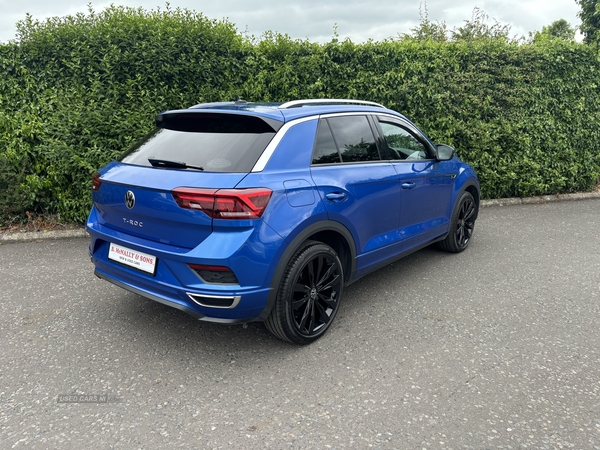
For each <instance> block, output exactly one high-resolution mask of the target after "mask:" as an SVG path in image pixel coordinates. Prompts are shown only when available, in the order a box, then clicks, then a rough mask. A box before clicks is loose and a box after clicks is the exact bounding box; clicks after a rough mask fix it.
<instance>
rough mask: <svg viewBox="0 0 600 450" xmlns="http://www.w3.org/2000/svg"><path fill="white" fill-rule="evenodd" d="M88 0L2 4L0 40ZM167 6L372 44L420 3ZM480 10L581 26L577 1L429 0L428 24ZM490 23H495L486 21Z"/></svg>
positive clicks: (250, 28) (409, 24)
mask: <svg viewBox="0 0 600 450" xmlns="http://www.w3.org/2000/svg"><path fill="white" fill-rule="evenodd" d="M88 3H89V1H87V0H0V41H1V42H7V41H9V40H11V39H14V38H15V24H16V22H17V21H19V20H22V19H24V18H25V14H26V13H30V14H31V15H32V16H33V18H34V19H38V20H43V19H45V18H47V17H53V16H66V15H72V14H75V13H77V12H84V13H85V12H87V4H88ZM91 3H92V7H93V8H94V9H95V10H96V11H100V10H102V9H104V8H105V7H107V6H108V5H110V4H111V3H113V4H115V5H126V6H133V7H140V6H141V7H143V8H145V9H155V8H156V7H159V6H160V7H161V8H163V9H164V6H165V2H164V1H160V0H115V1H112V2H111V1H93V2H91ZM169 3H170V5H171V8H177V7H181V8H187V9H191V10H194V11H198V12H202V13H203V14H204V15H205V16H207V17H209V18H211V19H223V18H227V19H228V20H229V21H230V22H232V23H234V24H235V25H236V27H237V29H238V30H239V31H240V32H243V31H247V32H248V33H249V34H250V35H254V36H256V37H260V36H261V35H262V33H263V32H265V31H267V30H272V31H278V32H280V33H286V34H289V35H290V36H291V37H292V38H300V39H305V38H308V39H309V40H311V41H313V42H327V41H330V40H331V38H332V36H333V33H334V31H333V30H334V26H335V25H336V24H337V32H338V34H339V36H340V37H341V38H342V39H344V38H346V37H349V38H350V39H351V40H352V41H353V42H356V43H358V42H364V41H366V40H368V39H373V40H375V41H379V40H383V39H386V38H388V37H396V36H397V35H398V34H404V33H409V32H410V29H411V28H413V27H414V26H415V25H417V24H418V22H419V4H420V1H419V0H410V1H406V0H404V1H403V0H400V1H394V0H360V1H355V0H295V1H287V2H286V1H279V2H278V1H276V0H171V1H170V2H169ZM476 6H477V7H479V8H480V9H482V10H483V11H484V12H485V13H486V14H487V15H489V16H490V17H491V18H493V19H496V20H497V21H499V22H500V23H502V24H510V25H511V27H512V28H511V34H512V35H517V36H521V35H523V36H527V35H528V33H529V32H530V31H536V30H541V28H542V27H543V26H544V25H549V24H550V23H552V22H553V21H555V20H558V19H565V20H567V21H568V22H569V23H570V24H571V25H573V26H578V25H579V24H580V21H579V19H578V18H577V12H578V11H579V6H578V5H577V4H576V3H575V0H451V1H447V0H428V1H427V9H428V10H429V19H430V20H431V21H433V22H434V21H445V22H446V23H447V24H448V27H449V28H453V27H455V26H459V25H461V24H462V23H463V22H464V21H465V20H468V19H470V18H471V15H472V12H473V8H474V7H476ZM490 23H493V21H490Z"/></svg>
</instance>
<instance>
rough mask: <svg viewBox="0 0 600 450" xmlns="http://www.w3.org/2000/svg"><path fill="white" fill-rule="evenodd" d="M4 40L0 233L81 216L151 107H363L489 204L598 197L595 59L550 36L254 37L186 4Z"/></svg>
mask: <svg viewBox="0 0 600 450" xmlns="http://www.w3.org/2000/svg"><path fill="white" fill-rule="evenodd" d="M18 32H19V40H18V41H17V42H11V43H8V44H0V225H2V223H5V222H6V221H7V220H9V219H12V218H14V217H15V216H17V217H25V212H27V211H31V212H34V213H49V214H59V215H60V216H61V217H62V218H63V219H65V220H67V221H75V222H82V221H83V220H84V219H85V216H86V214H87V212H88V210H89V207H90V189H89V188H90V177H91V173H92V172H94V171H95V170H96V169H98V168H99V167H100V166H102V165H104V164H105V163H107V162H108V161H110V160H111V159H114V158H115V157H117V156H118V155H119V154H120V153H121V152H122V151H123V150H124V149H125V148H126V147H127V146H129V145H131V144H132V143H133V142H134V141H136V140H137V139H139V138H140V137H141V136H143V135H144V134H145V133H146V132H147V131H148V130H149V129H150V128H152V126H153V117H154V116H155V114H156V113H158V112H160V111H163V110H166V109H174V108H183V107H187V106H190V105H192V104H195V103H200V102H208V101H222V100H232V99H234V98H235V96H236V95H239V96H241V97H243V98H245V99H247V100H250V101H286V100H292V99H297V98H315V97H317V98H320V97H332V98H357V99H367V100H373V101H377V102H381V103H383V104H385V105H386V106H388V107H390V108H392V109H396V110H398V111H400V112H403V113H404V114H406V115H407V116H408V117H410V118H411V119H413V120H414V121H415V122H416V123H417V124H418V125H419V126H420V127H422V128H423V129H424V130H425V131H427V132H428V133H429V134H430V135H431V136H432V138H433V139H434V140H435V141H437V142H444V143H447V144H450V145H454V146H455V147H456V148H457V149H458V154H459V156H460V157H461V158H463V159H464V160H465V161H467V162H469V163H471V164H473V166H474V167H475V169H476V170H477V173H478V175H479V177H480V179H481V183H482V194H483V196H484V198H499V197H513V196H518V197H523V196H529V195H540V194H553V193H564V192H574V191H585V190H589V189H590V188H591V187H593V186H594V184H595V183H596V181H597V180H598V178H599V177H600V151H599V146H600V93H599V89H598V86H599V85H600V61H599V58H598V53H597V50H596V49H594V48H592V47H590V46H585V45H581V44H575V43H566V42H562V41H559V40H550V41H545V42H540V43H537V44H521V45H519V44H517V43H510V42H507V41H506V40H503V39H479V40H477V41H475V42H469V43H466V42H458V43H457V42H453V43H436V42H431V41H418V40H415V39H411V38H403V39H399V40H390V41H384V42H368V43H365V44H354V43H352V42H350V41H343V42H338V41H337V40H336V39H333V40H332V41H331V42H329V43H326V44H317V43H311V42H309V41H301V40H292V39H290V38H289V37H287V36H282V35H280V34H277V33H269V34H267V35H265V36H263V38H262V39H261V40H260V41H258V42H255V41H250V40H248V39H246V38H244V37H243V36H242V35H241V34H240V33H239V32H238V31H237V30H236V28H235V27H234V26H233V25H232V24H230V23H228V22H223V21H214V20H210V19H208V18H206V17H204V16H203V15H201V14H198V13H193V12H190V11H187V10H180V9H178V10H164V11H161V10H155V11H145V10H142V9H131V8H124V7H114V6H113V7H109V8H108V9H106V10H104V11H102V12H100V13H96V12H94V11H92V10H90V11H89V12H88V13H87V14H79V15H77V16H69V17H65V18H54V19H50V20H48V21H46V22H36V21H33V20H32V19H31V18H30V17H28V18H27V19H26V20H25V21H23V22H21V23H20V24H19V28H18Z"/></svg>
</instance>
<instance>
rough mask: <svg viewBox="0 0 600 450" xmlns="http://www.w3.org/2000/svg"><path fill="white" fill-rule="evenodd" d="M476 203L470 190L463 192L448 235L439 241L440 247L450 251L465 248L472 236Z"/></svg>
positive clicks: (455, 209)
mask: <svg viewBox="0 0 600 450" xmlns="http://www.w3.org/2000/svg"><path fill="white" fill-rule="evenodd" d="M476 211H477V204H476V203H475V199H474V198H473V195H472V194H471V193H470V192H463V194H462V195H461V197H460V199H459V201H458V203H457V205H456V207H455V208H454V211H453V212H452V219H451V221H450V231H449V233H448V236H447V237H446V238H445V239H444V240H443V241H440V243H439V244H440V247H441V248H443V249H444V250H446V251H448V252H452V253H460V252H462V251H463V250H464V249H466V248H467V246H468V245H469V242H471V238H472V237H473V229H474V228H475V213H476Z"/></svg>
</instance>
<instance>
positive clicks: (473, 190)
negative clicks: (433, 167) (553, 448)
mask: <svg viewBox="0 0 600 450" xmlns="http://www.w3.org/2000/svg"><path fill="white" fill-rule="evenodd" d="M463 192H469V193H470V194H471V195H472V196H473V199H474V200H475V219H477V217H479V202H480V200H481V193H480V191H479V185H478V184H477V183H475V181H470V182H468V183H466V184H465V186H463V188H462V189H461V191H460V192H459V194H458V195H457V197H456V201H457V202H458V200H459V199H460V197H461V196H462V194H463Z"/></svg>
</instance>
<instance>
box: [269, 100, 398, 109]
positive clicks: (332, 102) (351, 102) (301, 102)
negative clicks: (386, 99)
mask: <svg viewBox="0 0 600 450" xmlns="http://www.w3.org/2000/svg"><path fill="white" fill-rule="evenodd" d="M343 104H347V105H366V106H377V107H379V108H384V109H387V108H386V107H385V106H383V105H380V104H379V103H375V102H368V101H365V100H349V99H331V98H313V99H310V100H292V101H291V102H286V103H283V104H281V105H279V109H289V108H298V107H301V106H306V105H343Z"/></svg>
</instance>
